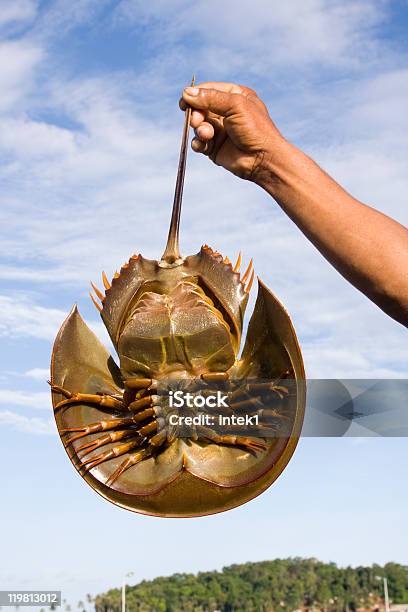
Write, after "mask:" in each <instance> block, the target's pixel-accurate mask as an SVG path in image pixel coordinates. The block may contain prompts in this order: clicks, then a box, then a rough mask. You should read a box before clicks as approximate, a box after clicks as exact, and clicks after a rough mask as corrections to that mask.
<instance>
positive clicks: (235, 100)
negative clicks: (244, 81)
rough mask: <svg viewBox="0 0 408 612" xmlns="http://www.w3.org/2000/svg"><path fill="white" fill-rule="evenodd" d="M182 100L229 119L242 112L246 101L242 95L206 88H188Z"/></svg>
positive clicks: (194, 106)
mask: <svg viewBox="0 0 408 612" xmlns="http://www.w3.org/2000/svg"><path fill="white" fill-rule="evenodd" d="M182 99H183V100H184V101H185V102H186V103H187V104H189V105H190V106H192V107H193V108H196V109H200V110H206V111H211V112H213V113H215V114H217V115H222V116H223V117H228V116H229V115H232V114H234V113H236V112H237V111H239V110H241V108H242V104H243V103H244V101H245V97H244V96H243V95H242V94H238V93H227V92H225V91H220V90H219V89H207V88H204V87H186V88H185V89H184V91H183V98H182Z"/></svg>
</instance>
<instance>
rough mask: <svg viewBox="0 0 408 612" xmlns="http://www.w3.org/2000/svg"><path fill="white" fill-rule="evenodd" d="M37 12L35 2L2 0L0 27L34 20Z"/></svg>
mask: <svg viewBox="0 0 408 612" xmlns="http://www.w3.org/2000/svg"><path fill="white" fill-rule="evenodd" d="M36 12H37V2H36V1H34V0H2V3H1V11H0V27H4V26H5V25H10V24H14V23H16V22H25V21H29V20H31V19H33V17H35V15H36Z"/></svg>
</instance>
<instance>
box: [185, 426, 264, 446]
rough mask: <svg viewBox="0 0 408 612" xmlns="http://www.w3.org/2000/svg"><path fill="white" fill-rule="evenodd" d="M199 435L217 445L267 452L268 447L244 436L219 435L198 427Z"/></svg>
mask: <svg viewBox="0 0 408 612" xmlns="http://www.w3.org/2000/svg"><path fill="white" fill-rule="evenodd" d="M197 433H198V434H199V436H200V438H204V439H208V440H210V441H211V442H215V443H216V444H226V445H228V446H243V447H244V448H246V449H248V450H254V451H261V450H266V448H267V446H266V444H264V443H263V442H260V441H259V440H253V439H252V438H247V437H243V436H234V435H225V436H222V435H220V434H217V433H216V432H215V431H212V430H211V429H209V428H207V427H197Z"/></svg>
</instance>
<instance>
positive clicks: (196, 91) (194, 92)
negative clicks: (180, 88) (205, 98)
mask: <svg viewBox="0 0 408 612" xmlns="http://www.w3.org/2000/svg"><path fill="white" fill-rule="evenodd" d="M184 92H185V93H186V94H187V95H188V96H198V94H199V93H200V90H199V89H198V87H186V88H185V89H184Z"/></svg>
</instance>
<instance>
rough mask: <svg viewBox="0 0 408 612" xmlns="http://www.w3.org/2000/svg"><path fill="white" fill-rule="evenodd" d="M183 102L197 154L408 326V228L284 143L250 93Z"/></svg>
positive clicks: (210, 93)
mask: <svg viewBox="0 0 408 612" xmlns="http://www.w3.org/2000/svg"><path fill="white" fill-rule="evenodd" d="M192 89H193V92H192V94H193V95H191V90H192ZM194 90H195V91H194ZM189 91H190V93H189ZM194 94H195V95H194ZM186 103H188V104H189V105H191V106H192V107H193V109H194V111H193V113H192V125H193V127H194V128H195V131H196V137H195V138H194V140H193V142H192V147H193V149H194V150H195V151H197V152H201V153H204V154H205V155H208V156H209V157H210V159H212V161H214V162H215V163H216V164H218V165H222V166H224V167H225V168H226V169H227V170H230V171H231V172H233V173H234V174H236V175H237V176H239V177H241V178H244V179H247V180H251V181H253V182H255V183H257V184H258V185H260V186H261V187H262V188H263V189H265V190H266V191H267V192H268V193H269V194H270V195H271V196H272V197H273V198H274V199H275V200H276V201H277V202H278V204H279V205H280V206H281V208H282V209H283V210H284V211H285V212H286V214H287V215H288V216H289V217H290V218H291V219H292V220H293V221H294V222H295V223H296V225H297V226H298V227H299V228H300V229H301V230H302V232H303V233H304V234H305V235H306V236H307V238H309V240H311V242H313V244H314V245H315V246H316V248H318V249H319V251H320V252H321V253H322V254H323V255H324V257H326V259H327V260H328V261H329V262H330V263H331V264H332V265H333V266H334V267H335V268H336V269H337V270H338V271H339V272H340V273H341V274H342V275H343V276H344V277H345V278H346V279H347V280H348V281H350V282H351V283H352V284H353V285H354V286H355V287H357V289H359V290H360V291H362V292H363V293H364V294H365V295H366V296H367V297H368V298H369V299H371V300H372V301H373V302H375V303H376V304H377V305H378V306H379V307H380V308H381V309H382V310H383V311H384V312H386V313H387V314H388V315H390V316H391V317H393V318H394V319H396V320H397V321H399V322H400V323H402V324H403V325H407V326H408V230H407V228H405V227H404V226H402V225H400V224H399V223H397V222H396V221H394V220H393V219H391V218H389V217H387V216H386V215H384V214H382V213H380V212H378V211H376V210H374V209H373V208H371V207H369V206H366V205H365V204H362V203H361V202H359V201H358V200H356V199H355V198H353V197H352V196H351V195H350V194H349V193H347V191H345V190H344V189H343V188H342V187H341V186H340V185H339V184H338V183H336V182H335V181H334V180H333V179H332V178H331V177H330V176H328V175H327V174H326V173H325V172H324V171H323V170H322V169H321V168H320V167H319V166H318V165H317V164H316V163H315V162H314V161H313V160H312V159H310V158H309V157H308V156H307V155H305V154H304V153H302V152H301V151H300V150H299V149H297V148H296V147H295V146H293V145H292V144H290V143H289V142H287V141H286V140H285V139H284V138H283V136H282V135H281V134H280V132H279V131H278V129H277V128H276V126H275V125H274V123H273V122H272V120H271V119H270V117H269V114H268V111H267V109H266V107H265V105H264V104H263V102H262V101H261V100H260V99H259V98H258V97H257V95H256V94H255V92H254V91H253V90H251V89H248V88H246V87H242V86H238V85H234V84H228V83H203V84H201V85H200V86H199V87H196V88H187V89H186V90H184V92H183V98H182V100H181V102H180V105H181V107H182V108H183V107H185V104H186Z"/></svg>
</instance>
